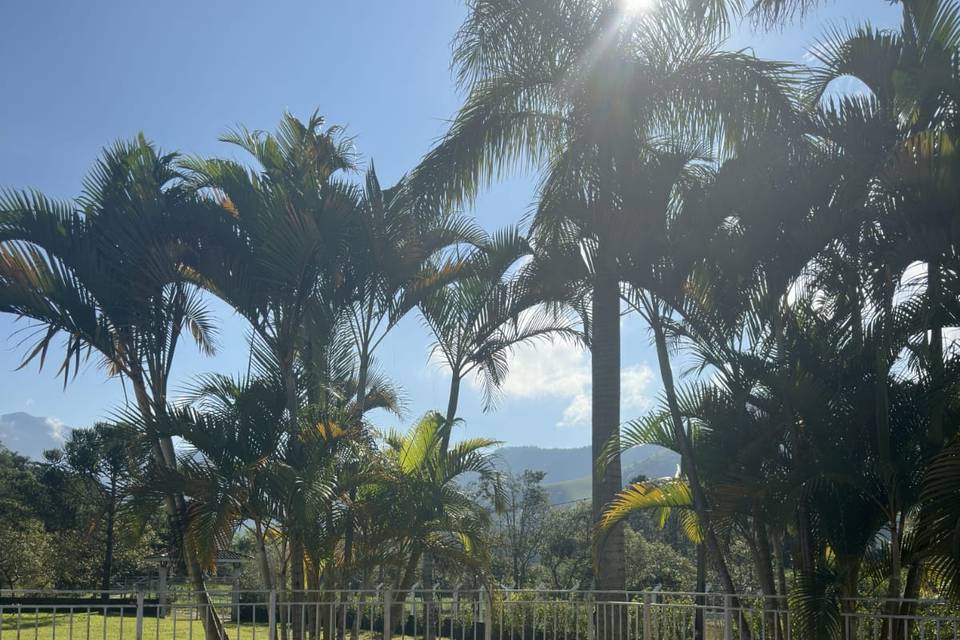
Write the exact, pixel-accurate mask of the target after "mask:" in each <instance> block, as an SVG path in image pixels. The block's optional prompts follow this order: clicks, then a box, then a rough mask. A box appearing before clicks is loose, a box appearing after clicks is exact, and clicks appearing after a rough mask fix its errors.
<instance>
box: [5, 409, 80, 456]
mask: <svg viewBox="0 0 960 640" xmlns="http://www.w3.org/2000/svg"><path fill="white" fill-rule="evenodd" d="M69 432H70V427H68V426H67V425H65V424H63V422H61V421H60V420H57V419H56V418H42V417H38V416H32V415H30V414H29V413H23V412H22V411H20V412H17V413H7V414H4V415H2V416H0V444H2V445H3V446H5V447H6V448H8V449H11V450H13V451H16V452H17V453H19V454H20V455H24V456H27V457H29V458H33V459H34V460H42V459H43V452H44V451H45V450H47V449H56V448H57V447H60V446H63V443H64V441H65V440H66V438H67V434H68V433H69Z"/></svg>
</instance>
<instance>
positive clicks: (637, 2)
mask: <svg viewBox="0 0 960 640" xmlns="http://www.w3.org/2000/svg"><path fill="white" fill-rule="evenodd" d="M656 2H657V0H620V4H621V6H622V7H623V12H624V13H625V14H627V15H631V16H635V15H638V14H641V13H646V12H648V11H650V10H651V9H653V7H654V5H655V4H656Z"/></svg>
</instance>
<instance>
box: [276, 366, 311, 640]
mask: <svg viewBox="0 0 960 640" xmlns="http://www.w3.org/2000/svg"><path fill="white" fill-rule="evenodd" d="M278 361H279V362H280V363H281V370H282V371H283V372H284V374H283V381H284V391H285V393H286V405H287V421H288V424H287V433H288V435H289V438H290V447H289V453H288V455H289V462H290V464H291V466H292V467H293V468H294V469H296V470H300V469H301V463H302V460H301V458H302V453H303V452H302V444H301V442H300V434H299V427H298V422H297V421H298V413H299V408H300V403H299V400H298V395H297V380H296V373H295V371H294V356H293V353H287V354H285V355H284V356H282V357H280V358H278ZM294 499H297V498H294ZM287 528H288V530H287V537H288V538H289V540H290V591H291V593H290V604H289V606H288V611H289V615H290V617H291V620H290V629H291V631H292V632H293V640H304V634H303V630H304V629H303V603H304V596H305V594H304V587H305V585H306V576H305V574H304V568H303V565H304V560H305V557H306V556H305V554H306V547H305V545H304V540H303V531H301V529H300V526H299V524H298V523H296V522H288V523H287Z"/></svg>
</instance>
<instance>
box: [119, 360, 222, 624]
mask: <svg viewBox="0 0 960 640" xmlns="http://www.w3.org/2000/svg"><path fill="white" fill-rule="evenodd" d="M130 378H131V386H132V387H133V390H134V396H135V397H136V400H137V406H138V409H139V410H140V415H141V416H142V417H143V420H144V423H145V424H147V425H152V424H153V421H154V419H155V417H156V416H157V415H158V414H162V413H163V411H164V409H165V408H164V407H161V406H156V407H155V406H153V403H152V402H151V401H150V398H149V396H148V395H147V391H146V386H145V385H144V383H143V379H142V378H140V377H138V376H136V375H131V376H130ZM152 448H153V455H154V458H155V460H156V462H157V464H158V465H160V466H161V467H162V468H166V469H175V468H176V466H177V457H176V453H175V451H174V448H173V440H172V439H171V438H170V436H159V437H154V439H153V447H152ZM163 504H164V509H165V511H166V512H167V518H168V520H169V521H170V524H171V530H172V531H174V532H175V533H176V535H177V542H178V543H179V545H180V548H181V551H182V553H181V556H182V557H183V561H184V565H185V566H186V569H187V577H188V579H189V580H190V585H191V588H192V589H193V596H194V598H195V599H196V604H197V607H198V608H199V609H200V612H201V614H200V616H201V619H202V621H203V631H204V636H205V638H206V640H227V634H226V631H225V630H224V628H223V622H221V620H220V616H219V614H218V613H217V611H216V609H215V608H214V607H213V603H212V602H211V601H210V594H209V593H207V585H206V580H205V579H204V576H203V568H202V567H201V566H200V559H199V556H198V555H197V550H196V548H195V546H194V544H193V539H192V537H191V536H190V532H189V531H188V530H187V526H188V523H189V520H188V518H187V501H186V499H185V498H184V496H183V494H179V493H178V494H167V495H165V496H164V499H163Z"/></svg>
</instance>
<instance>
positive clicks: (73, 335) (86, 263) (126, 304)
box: [0, 135, 224, 640]
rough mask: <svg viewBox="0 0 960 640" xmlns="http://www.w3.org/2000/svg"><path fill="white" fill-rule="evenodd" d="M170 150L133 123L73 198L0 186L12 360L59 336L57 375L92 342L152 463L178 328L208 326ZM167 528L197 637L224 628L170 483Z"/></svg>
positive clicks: (186, 196) (188, 197)
mask: <svg viewBox="0 0 960 640" xmlns="http://www.w3.org/2000/svg"><path fill="white" fill-rule="evenodd" d="M176 162H177V156H176V154H163V153H161V152H159V151H158V150H157V149H156V148H155V147H154V146H153V145H151V144H150V143H148V142H147V141H146V139H145V138H144V137H143V136H142V135H141V136H140V137H138V138H137V139H136V140H134V141H132V142H118V143H117V144H115V145H114V146H112V147H110V148H108V149H106V150H105V151H104V153H103V155H102V157H101V158H100V160H98V162H97V163H96V165H95V166H94V168H93V170H92V171H91V172H90V174H89V176H88V177H87V179H86V180H85V182H84V189H83V192H82V194H81V196H80V197H79V198H77V200H76V201H74V202H57V201H54V200H51V199H49V198H46V197H45V196H43V195H42V194H40V193H38V192H32V191H31V192H12V191H8V192H5V193H4V194H3V196H2V198H0V311H4V312H7V313H13V314H16V315H18V316H21V317H25V318H29V319H30V320H33V321H34V322H35V323H36V324H35V325H34V326H33V327H32V330H33V333H32V334H31V335H30V336H29V337H28V338H27V340H28V341H32V343H30V344H29V349H28V351H27V354H26V357H25V358H24V363H23V364H24V365H26V364H27V363H28V362H30V361H33V360H38V361H39V362H40V365H41V366H42V365H43V364H44V362H45V360H46V357H47V355H48V352H49V351H50V348H51V346H53V344H54V342H55V340H56V339H57V338H58V337H59V336H64V337H65V338H66V349H65V353H64V357H63V359H62V361H61V363H60V368H59V373H60V374H62V375H63V377H64V383H66V382H67V381H68V380H69V378H70V376H71V374H72V373H76V371H77V368H78V367H79V364H80V362H81V360H82V359H83V358H84V357H86V356H87V355H89V354H90V353H91V352H95V353H96V354H97V355H98V356H99V357H100V359H101V361H102V364H103V366H104V368H105V369H106V370H107V372H108V374H109V375H111V376H116V377H118V378H120V379H122V380H123V381H124V382H125V383H128V384H130V387H131V389H132V391H133V396H134V402H135V405H136V407H137V411H138V413H139V415H140V418H141V419H142V421H143V423H144V425H145V426H146V436H147V439H148V442H149V444H150V446H151V448H152V453H153V457H154V461H155V463H156V464H157V465H158V466H159V467H161V468H165V469H168V470H173V469H175V468H176V466H177V460H176V456H175V453H174V448H173V443H172V440H171V438H170V436H169V435H168V434H166V433H164V432H163V431H162V430H161V429H159V428H158V424H160V423H162V422H163V418H164V414H165V412H166V408H167V385H168V382H169V378H170V372H171V367H172V364H173V360H174V355H175V353H176V350H177V347H178V346H179V342H180V338H181V336H182V335H183V333H184V332H187V333H189V335H190V336H191V337H192V338H193V340H194V341H195V342H196V344H197V345H198V346H199V348H200V349H201V351H203V352H205V353H210V352H212V351H213V349H214V339H215V334H216V331H215V329H214V326H213V324H212V321H211V318H210V316H209V314H208V312H207V310H206V307H205V305H204V302H203V300H202V298H201V296H200V294H199V290H198V289H197V287H196V286H195V284H194V282H193V281H194V278H193V274H192V272H191V271H190V270H189V268H187V265H189V264H190V263H191V262H192V261H193V260H194V259H195V258H196V256H197V255H198V253H199V249H200V244H199V242H198V241H197V238H198V235H197V233H196V231H197V228H196V225H195V221H196V220H199V219H203V218H204V217H205V216H206V215H208V213H209V207H208V206H207V204H206V203H205V202H203V201H202V200H200V199H198V198H196V197H195V196H194V194H193V193H192V192H191V191H190V190H189V189H186V188H184V186H183V184H182V176H181V174H180V173H179V172H178V171H177V169H176ZM163 500H164V505H165V508H166V511H167V515H168V517H169V518H170V520H171V529H172V530H173V531H174V532H175V533H176V534H177V535H178V536H179V541H180V543H181V545H182V552H183V558H184V562H185V564H186V567H187V571H188V574H189V576H190V579H191V584H192V587H193V589H194V591H195V592H196V594H197V597H198V598H199V602H200V605H201V606H202V607H203V608H204V611H205V612H206V613H205V615H204V619H203V621H204V627H205V630H206V634H207V639H208V640H221V639H222V638H223V637H224V631H223V627H222V624H221V623H220V620H219V618H218V616H217V615H216V611H215V610H214V609H213V608H212V606H210V602H209V599H208V598H207V593H206V588H205V584H204V578H203V572H202V570H201V567H200V563H199V558H198V554H197V551H196V549H195V548H194V545H193V542H192V540H191V537H190V536H189V535H187V527H188V526H189V517H188V514H187V512H186V502H185V500H184V498H183V496H182V495H180V494H175V493H171V494H167V495H165V496H164V497H163Z"/></svg>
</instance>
